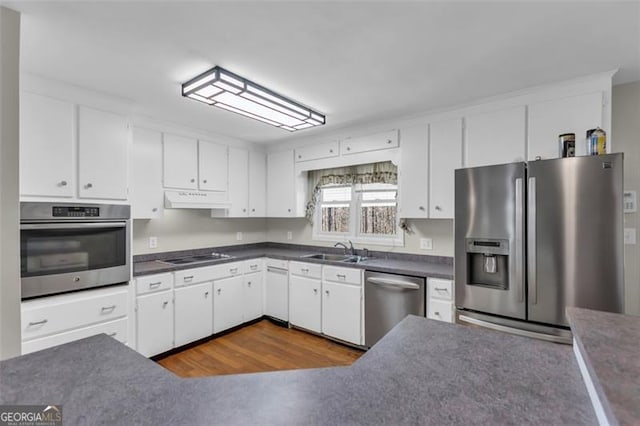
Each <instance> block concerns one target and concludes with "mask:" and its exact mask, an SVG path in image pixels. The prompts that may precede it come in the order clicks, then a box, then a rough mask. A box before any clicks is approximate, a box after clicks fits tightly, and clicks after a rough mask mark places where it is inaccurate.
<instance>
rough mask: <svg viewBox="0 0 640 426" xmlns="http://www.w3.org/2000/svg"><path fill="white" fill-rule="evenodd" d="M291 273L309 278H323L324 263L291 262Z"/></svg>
mask: <svg viewBox="0 0 640 426" xmlns="http://www.w3.org/2000/svg"><path fill="white" fill-rule="evenodd" d="M289 273H290V274H291V275H299V276H302V277H307V278H317V279H320V278H322V265H318V264H314V263H303V262H289Z"/></svg>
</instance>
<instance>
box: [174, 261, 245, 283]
mask: <svg viewBox="0 0 640 426" xmlns="http://www.w3.org/2000/svg"><path fill="white" fill-rule="evenodd" d="M242 271H243V262H233V263H224V264H222V265H215V266H206V267H204V268H194V269H185V270H184V271H176V272H174V274H175V286H176V287H184V286H186V285H192V284H198V283H203V282H206V281H213V280H218V279H220V278H225V277H230V276H233V275H241V274H242Z"/></svg>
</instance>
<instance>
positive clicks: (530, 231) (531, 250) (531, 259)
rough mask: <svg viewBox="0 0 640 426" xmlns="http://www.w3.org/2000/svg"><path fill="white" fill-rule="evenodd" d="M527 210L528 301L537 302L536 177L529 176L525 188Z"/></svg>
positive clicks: (533, 303)
mask: <svg viewBox="0 0 640 426" xmlns="http://www.w3.org/2000/svg"><path fill="white" fill-rule="evenodd" d="M527 199H528V203H529V211H528V215H527V237H528V238H527V273H528V281H529V303H531V304H532V305H535V304H536V303H537V297H538V295H537V293H538V288H537V287H538V280H537V277H536V272H537V271H536V269H537V261H536V178H535V177H530V178H529V188H528V190H527Z"/></svg>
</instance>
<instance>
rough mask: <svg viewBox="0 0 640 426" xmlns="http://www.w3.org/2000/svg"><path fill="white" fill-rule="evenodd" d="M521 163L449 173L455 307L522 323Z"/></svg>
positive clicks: (523, 310)
mask: <svg viewBox="0 0 640 426" xmlns="http://www.w3.org/2000/svg"><path fill="white" fill-rule="evenodd" d="M524 179H525V164H524V163H513V164H504V165H498V166H488V167H475V168H468V169H458V170H456V172H455V188H456V195H455V197H456V198H455V287H456V306H457V307H458V308H460V309H470V310H474V311H478V312H483V313H488V314H494V315H502V316H505V317H510V318H518V319H525V318H526V303H525V289H524V274H525V264H524V228H525V223H524V211H525V191H524V186H525V182H524Z"/></svg>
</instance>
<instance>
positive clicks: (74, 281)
mask: <svg viewBox="0 0 640 426" xmlns="http://www.w3.org/2000/svg"><path fill="white" fill-rule="evenodd" d="M20 263H21V268H20V272H21V286H22V298H23V299H28V298H32V297H37V296H45V295H52V294H58V293H65V292H69V291H75V290H82V289H87V288H93V287H101V286H105V285H110V284H120V283H123V282H127V281H129V279H130V265H129V226H128V222H127V221H118V222H84V223H23V224H21V225H20Z"/></svg>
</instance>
